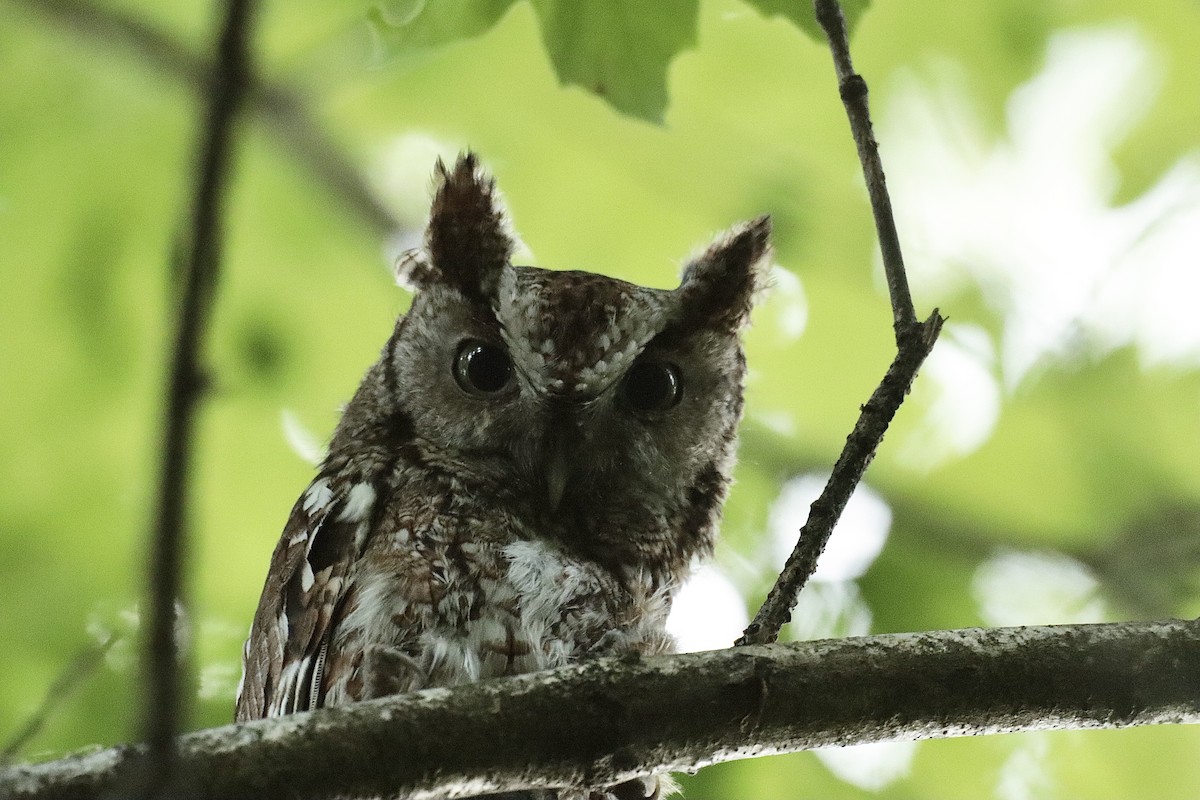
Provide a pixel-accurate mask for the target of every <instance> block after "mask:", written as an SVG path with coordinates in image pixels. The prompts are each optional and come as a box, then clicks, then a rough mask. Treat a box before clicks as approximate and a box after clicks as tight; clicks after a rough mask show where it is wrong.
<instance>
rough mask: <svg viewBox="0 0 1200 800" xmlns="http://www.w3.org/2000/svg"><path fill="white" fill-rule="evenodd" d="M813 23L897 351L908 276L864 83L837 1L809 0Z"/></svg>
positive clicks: (907, 312) (912, 316)
mask: <svg viewBox="0 0 1200 800" xmlns="http://www.w3.org/2000/svg"><path fill="white" fill-rule="evenodd" d="M814 5H815V7H816V12H817V21H818V22H820V23H821V27H822V28H824V29H825V36H826V38H828V39H829V50H830V52H832V53H833V65H834V68H835V69H836V70H837V78H838V94H840V95H841V98H842V104H843V105H844V106H845V107H846V116H847V117H848V118H849V120H850V132H851V133H852V134H853V135H854V144H855V145H857V147H858V160H859V161H861V162H862V169H863V178H864V179H865V180H866V183H867V195H868V196H869V197H870V198H871V211H872V213H873V214H874V216H875V230H876V231H877V232H878V234H879V250H880V253H881V254H882V256H883V271H884V274H885V275H886V276H887V284H888V292H889V294H891V297H892V315H893V318H894V327H895V329H896V346H897V347H899V346H901V341H900V340H901V338H902V337H903V336H904V332H905V330H907V329H908V328H910V327H912V326H913V325H915V324H916V322H917V314H916V311H915V310H914V309H913V301H912V295H911V294H909V291H908V276H907V275H906V274H905V272H904V256H903V254H902V253H901V252H900V236H899V234H897V233H896V220H895V218H894V217H893V216H892V199H891V197H889V196H888V190H887V180H886V179H885V178H884V175H883V162H882V161H880V159H879V143H878V142H877V141H875V134H874V131H873V129H872V127H871V112H870V110H869V109H868V107H867V82H866V81H865V80H863V78H862V76H861V75H859V74H858V73H857V72H855V71H854V64H853V63H852V62H851V61H850V40H849V39H848V38H847V34H846V20H845V18H844V17H843V16H842V6H841V4H840V3H838V1H837V0H814Z"/></svg>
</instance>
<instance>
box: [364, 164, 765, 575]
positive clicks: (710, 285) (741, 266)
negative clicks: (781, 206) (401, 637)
mask: <svg viewBox="0 0 1200 800" xmlns="http://www.w3.org/2000/svg"><path fill="white" fill-rule="evenodd" d="M442 177H443V181H442V185H441V187H440V188H439V191H438V194H437V198H436V199H435V202H434V209H433V213H432V216H431V221H430V229H429V235H428V239H427V247H426V252H425V253H424V254H423V255H422V256H421V257H419V258H416V259H413V260H411V261H410V262H408V264H407V265H406V273H405V275H404V277H405V279H406V280H407V281H408V282H409V283H410V284H411V285H413V286H414V288H415V289H416V295H415V297H414V299H413V304H412V308H411V310H410V311H409V313H408V314H407V316H406V317H405V318H403V319H402V320H401V321H400V322H399V323H398V324H397V329H396V333H395V335H394V336H393V338H392V341H391V342H389V347H388V348H387V350H385V353H384V356H383V360H382V361H381V364H382V369H381V370H379V374H380V376H381V380H383V381H384V382H385V383H386V384H387V386H386V387H385V388H386V390H387V391H386V395H387V396H388V397H390V398H391V402H392V403H394V405H395V406H396V408H395V409H391V412H390V413H396V412H397V411H399V412H400V413H402V414H403V415H404V417H405V419H406V423H405V424H406V425H410V426H411V430H412V431H413V433H414V435H415V436H416V437H417V438H418V439H419V440H420V442H421V443H422V445H423V447H424V448H426V450H427V451H428V453H429V454H432V457H433V458H435V459H436V461H437V462H438V463H439V464H440V465H441V467H442V468H443V469H446V470H447V471H448V472H451V473H452V474H454V475H456V476H457V477H458V478H459V479H460V480H462V481H463V482H464V483H467V484H471V483H475V484H476V485H478V486H480V487H486V489H485V490H486V491H487V492H488V493H489V494H488V496H489V498H493V499H494V502H496V503H500V504H503V506H504V507H505V508H506V509H507V510H509V511H511V512H512V513H513V515H514V516H516V517H517V518H519V519H522V520H524V521H525V522H526V523H527V525H528V527H529V528H530V529H531V530H533V531H536V532H538V533H539V534H547V535H553V536H556V537H558V538H561V539H562V540H563V541H564V542H565V543H566V544H568V545H570V546H573V547H576V548H579V549H581V550H583V551H585V552H587V553H589V554H591V555H593V556H595V557H597V558H600V559H607V560H611V561H613V562H614V563H621V564H638V563H641V562H644V561H646V560H652V559H664V558H665V559H668V560H670V561H672V562H678V561H682V562H683V563H686V562H687V561H688V560H690V559H691V557H692V556H694V555H698V554H701V553H703V552H704V551H705V550H707V549H708V548H709V547H710V546H711V539H712V534H713V530H712V529H713V528H714V527H715V524H716V519H717V516H718V515H719V511H720V504H721V502H722V501H723V499H724V494H725V489H726V485H727V483H728V471H729V469H730V465H731V457H732V448H733V440H734V436H735V429H736V425H737V421H738V419H739V417H740V414H741V406H742V379H743V375H744V359H743V356H742V350H741V345H740V342H739V338H738V332H739V330H740V328H741V327H742V325H743V324H744V322H745V318H746V315H747V313H748V311H749V307H750V295H751V293H752V292H753V290H754V288H755V285H756V282H757V281H758V276H757V274H756V272H755V266H756V264H757V263H758V262H759V261H760V260H761V258H762V256H763V254H764V252H765V251H766V248H767V236H768V224H767V221H766V220H765V219H762V220H757V221H755V222H753V223H749V224H747V225H745V226H743V227H741V228H739V229H737V230H735V231H734V232H733V233H732V234H730V235H728V236H727V237H726V238H724V239H722V240H720V241H719V242H718V243H717V244H716V245H714V246H713V247H712V248H710V249H709V250H708V251H707V252H706V253H704V254H703V255H702V256H701V257H700V258H698V259H697V260H696V261H694V262H693V263H692V264H691V265H689V267H688V269H687V271H686V273H685V276H684V280H683V283H682V285H681V286H680V287H679V288H678V289H675V290H669V291H668V290H658V289H649V288H644V287H641V286H635V285H633V284H630V283H626V282H624V281H620V280H615V279H612V278H607V277H604V276H600V275H594V274H591V273H585V272H552V271H548V270H542V269H535V268H532V267H519V266H512V265H511V264H509V263H508V255H509V252H510V250H511V241H510V239H509V238H508V236H507V235H506V233H505V227H504V221H503V216H502V211H501V210H500V209H499V206H498V203H497V201H496V199H495V198H494V196H493V192H492V185H491V182H490V180H488V179H486V178H484V177H483V176H482V175H480V174H479V173H478V172H477V171H476V168H475V164H474V161H473V159H472V158H471V157H470V156H466V157H464V158H463V159H462V160H461V161H460V162H459V163H458V165H457V166H456V168H455V170H454V171H453V173H450V174H447V173H446V172H445V171H444V170H443V171H442ZM427 457H428V456H427Z"/></svg>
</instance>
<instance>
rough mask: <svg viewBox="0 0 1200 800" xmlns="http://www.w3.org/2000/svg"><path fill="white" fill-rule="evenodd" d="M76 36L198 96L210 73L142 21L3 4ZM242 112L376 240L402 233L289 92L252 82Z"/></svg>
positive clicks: (85, 9) (89, 8) (47, 0)
mask: <svg viewBox="0 0 1200 800" xmlns="http://www.w3.org/2000/svg"><path fill="white" fill-rule="evenodd" d="M8 2H10V3H13V4H15V5H22V6H27V7H29V8H31V9H33V10H35V11H38V12H40V13H42V14H44V15H46V16H47V17H49V18H51V19H53V20H55V21H57V22H58V23H59V24H60V25H62V26H63V27H64V28H67V29H69V30H74V31H78V32H79V33H81V34H83V35H84V36H85V37H86V40H87V41H88V42H89V43H103V45H105V46H107V47H110V48H117V49H125V50H128V51H129V52H131V53H133V54H135V55H136V56H137V57H138V58H140V59H142V60H143V61H145V62H146V63H147V64H148V65H150V67H152V68H153V69H155V70H157V71H159V72H161V73H162V74H164V75H167V76H169V77H171V78H173V79H174V80H176V81H178V82H180V83H182V84H184V85H185V86H188V87H192V88H195V89H196V90H197V91H198V92H199V93H201V94H203V92H204V90H205V88H206V87H207V86H208V83H209V82H208V76H209V75H210V74H211V73H212V71H213V69H214V67H213V63H212V61H211V60H210V59H208V58H207V57H205V56H204V55H202V54H199V53H195V52H193V51H192V50H191V49H190V48H189V47H188V46H187V45H185V44H184V43H183V42H181V41H179V40H178V39H177V38H176V37H174V36H171V35H170V34H168V33H167V32H165V31H163V30H160V29H158V28H156V27H155V26H154V25H151V24H150V23H148V22H146V21H145V20H143V19H141V18H139V17H137V16H135V15H133V14H130V13H128V12H125V11H122V10H120V9H117V8H112V7H109V6H102V5H99V4H97V3H93V2H90V0H8ZM249 91H250V96H249V97H248V98H247V102H246V108H247V111H249V112H252V113H253V114H254V115H255V116H256V117H258V118H259V119H261V120H262V122H263V123H264V125H265V126H266V127H267V129H268V131H269V132H270V133H271V134H272V135H274V136H275V137H276V139H278V140H279V141H280V142H281V143H282V145H283V147H282V149H283V151H284V152H287V153H290V154H291V156H292V157H293V158H295V159H296V160H297V161H298V162H300V164H301V165H302V166H303V167H304V168H305V169H306V170H307V171H309V172H310V173H312V174H313V175H314V176H316V178H317V180H318V181H320V183H322V184H323V185H324V186H325V187H326V188H327V189H328V190H329V191H330V193H332V194H333V195H334V197H336V198H338V200H339V201H340V202H341V203H342V204H343V205H344V206H345V207H346V208H348V209H350V210H352V211H353V212H354V213H355V214H356V215H357V216H358V217H359V218H360V219H362V220H363V221H364V222H366V223H367V224H368V225H370V226H371V228H372V229H373V230H374V231H375V232H376V233H378V234H380V235H390V234H392V233H394V232H395V231H397V230H398V229H400V228H401V227H402V225H401V223H400V222H399V220H397V219H396V218H395V217H394V216H393V215H392V213H391V212H390V211H388V210H387V209H386V208H385V207H384V206H383V205H382V204H381V203H380V202H379V200H378V199H377V198H376V197H375V195H374V193H372V191H371V189H370V188H369V187H368V186H367V184H366V182H365V181H364V180H363V178H362V175H361V174H360V173H359V171H358V169H357V168H356V167H355V166H354V165H353V164H352V163H351V162H350V160H349V159H347V158H346V156H345V154H344V153H343V152H342V149H341V148H340V147H339V146H338V145H337V143H336V142H334V141H332V140H331V139H330V137H329V135H328V134H327V133H326V132H325V131H324V130H323V126H322V125H321V123H320V122H319V121H318V120H316V119H314V118H313V116H312V114H311V113H310V112H309V110H308V108H307V107H306V106H305V103H304V102H303V101H302V99H301V97H300V94H299V92H298V91H296V90H295V89H292V88H289V87H287V86H284V85H280V84H279V83H277V82H271V81H268V80H265V79H263V78H261V77H258V76H252V79H251V85H250V90H249Z"/></svg>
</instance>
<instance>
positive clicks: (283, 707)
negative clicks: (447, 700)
mask: <svg viewBox="0 0 1200 800" xmlns="http://www.w3.org/2000/svg"><path fill="white" fill-rule="evenodd" d="M437 177H438V188H437V192H436V196H435V199H434V202H433V209H432V212H431V216H430V222H429V227H428V231H427V235H426V241H425V247H424V248H423V250H422V251H419V252H416V253H413V254H410V255H409V256H407V257H406V258H405V259H403V260H402V263H401V266H400V267H399V268H398V269H399V275H400V278H401V279H402V281H403V282H405V283H407V285H409V286H410V287H412V288H413V289H414V291H415V296H414V299H413V304H412V308H411V309H410V311H409V312H408V314H407V315H405V316H404V317H402V318H401V319H400V320H399V321H398V322H397V324H396V328H395V330H394V332H393V333H392V336H391V338H390V339H389V340H388V342H387V345H386V346H385V347H384V350H383V353H382V355H381V357H380V359H379V361H378V362H377V363H376V364H375V365H374V366H373V367H371V369H370V370H369V371H368V372H367V375H366V376H365V377H364V379H363V381H362V384H361V385H360V386H359V389H358V391H357V393H356V394H355V395H354V398H353V399H352V400H351V402H350V403H349V405H348V406H347V407H346V410H345V412H344V414H343V417H342V420H341V422H340V423H339V425H338V427H337V430H336V431H335V433H334V435H333V439H332V442H331V444H330V449H329V455H328V457H327V458H326V459H325V460H324V462H323V463H322V464H321V466H320V469H319V472H318V475H317V477H316V479H315V480H314V481H313V482H312V484H311V485H310V486H309V487H308V489H307V490H306V491H305V492H304V494H303V495H301V497H300V499H299V500H298V501H297V503H296V506H295V507H294V508H293V510H292V513H291V517H290V518H289V520H288V522H287V525H286V526H285V528H284V531H283V536H282V537H281V539H280V541H279V544H278V546H277V547H276V549H275V553H274V555H273V557H272V560H271V566H270V570H269V572H268V575H267V580H266V585H265V586H264V588H263V594H262V599H261V600H260V602H259V607H258V611H257V613H256V614H255V617H254V624H253V627H252V629H251V632H250V638H249V640H248V641H247V642H246V649H245V659H244V668H245V672H244V676H243V684H242V687H241V689H240V690H239V693H238V701H237V718H238V719H239V720H247V719H256V718H259V717H265V716H274V715H279V714H287V713H291V712H294V711H303V710H306V709H310V708H316V707H319V706H324V705H334V704H339V703H346V702H351V701H355V700H362V699H367V698H371V697H379V696H383V695H387V694H391V693H395V692H404V691H410V690H414V689H420V688H423V687H429V686H452V685H455V684H460V683H464V682H468V681H476V680H480V679H482V678H487V677H494V676H500V675H513V674H518V673H523V672H530V671H533V670H539V669H545V668H549V667H556V666H560V665H564V664H569V663H572V662H575V661H578V660H580V659H583V658H588V657H591V656H596V655H604V654H618V653H630V652H636V653H642V654H647V655H650V654H656V653H663V652H667V651H669V650H670V649H671V646H672V644H671V640H670V637H669V636H668V635H667V633H666V630H665V623H666V618H667V614H668V612H669V610H670V606H671V599H672V597H673V595H674V593H675V591H676V590H677V589H678V587H679V585H680V583H681V582H682V581H683V580H684V578H685V577H686V576H687V574H688V570H689V569H690V567H691V565H692V564H693V562H694V561H695V560H697V559H699V558H701V557H704V556H705V555H707V554H708V553H709V552H710V551H711V549H712V545H713V538H714V536H715V533H716V528H717V524H718V521H719V518H720V510H721V503H722V501H723V500H724V497H725V493H726V489H727V487H728V483H729V474H730V470H731V467H732V459H733V448H734V438H735V433H736V426H737V422H738V419H739V417H740V415H741V409H742V378H743V374H744V371H745V363H744V359H743V356H742V350H741V345H740V342H739V340H738V334H739V331H740V329H741V328H742V326H743V325H744V324H745V321H746V317H747V315H748V313H749V309H750V303H751V295H752V294H753V292H754V290H755V288H756V287H757V286H758V285H759V284H760V282H761V274H760V271H759V267H758V265H759V264H760V262H761V261H762V260H763V257H764V255H765V253H766V251H767V249H768V234H769V224H768V221H767V220H766V218H761V219H758V220H755V221H753V222H750V223H746V224H744V225H742V226H740V227H738V228H735V229H734V230H733V231H731V232H730V233H729V234H727V235H725V236H724V237H722V238H720V239H719V240H718V241H717V242H716V243H715V244H713V245H712V246H711V247H710V248H709V249H708V250H707V251H705V252H704V253H703V254H702V255H700V256H699V257H698V258H696V259H695V260H694V261H692V262H691V263H690V264H689V265H688V267H687V269H686V271H685V274H684V278H683V282H682V284H681V286H680V288H679V289H676V290H673V291H666V290H657V289H648V288H644V287H640V286H635V285H633V284H629V283H625V282H623V281H619V280H615V279H612V278H606V277H603V276H599V275H593V274H590V273H583V272H550V271H547V270H541V269H534V268H530V267H514V266H512V265H511V264H509V255H510V253H511V251H512V239H511V237H510V236H509V234H508V232H507V223H506V221H505V218H504V213H503V210H502V209H501V207H500V204H499V201H498V199H497V198H496V196H495V191H494V188H493V185H492V182H491V180H490V179H489V178H487V177H486V176H485V175H483V174H482V173H481V171H480V170H479V168H478V166H477V164H476V162H475V159H474V157H473V156H471V155H469V154H468V155H466V156H463V157H462V158H461V159H460V160H459V161H458V163H457V164H456V165H455V167H454V169H453V170H447V169H446V168H444V167H443V166H442V165H441V164H439V165H438V176H437ZM659 786H660V784H659V781H658V780H657V779H656V778H648V779H645V780H643V781H632V782H630V783H628V784H623V785H622V786H620V787H613V788H610V789H607V790H605V789H593V790H585V789H581V790H570V791H567V790H564V791H563V792H561V793H559V794H558V795H556V796H557V797H560V798H563V800H566V798H574V797H588V796H591V797H596V798H599V797H606V796H619V797H621V798H626V797H651V796H655V795H656V794H657V793H658V791H659Z"/></svg>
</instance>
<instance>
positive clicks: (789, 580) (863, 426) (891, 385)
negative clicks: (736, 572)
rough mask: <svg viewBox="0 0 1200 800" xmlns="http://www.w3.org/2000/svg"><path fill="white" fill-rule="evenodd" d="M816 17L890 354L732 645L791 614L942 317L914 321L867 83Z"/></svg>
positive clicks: (820, 12) (836, 33)
mask: <svg viewBox="0 0 1200 800" xmlns="http://www.w3.org/2000/svg"><path fill="white" fill-rule="evenodd" d="M815 5H816V12H817V19H818V20H819V21H820V23H821V26H822V27H823V28H824V29H825V34H826V36H827V37H828V38H829V48H830V50H831V51H832V52H833V62H834V66H835V68H836V70H837V76H838V87H839V91H840V94H841V96H842V102H843V104H844V105H845V106H846V114H847V116H848V117H849V118H850V129H851V131H852V132H853V134H854V141H855V143H856V145H857V146H858V157H859V160H860V161H861V162H862V167H863V176H864V177H865V179H866V183H867V193H868V194H869V195H870V197H871V211H872V213H873V214H874V217H875V227H876V229H877V230H878V232H879V246H880V250H881V252H882V253H883V266H884V271H885V273H886V274H887V283H888V291H889V293H890V295H891V300H892V317H893V327H894V328H895V333H896V357H895V359H894V360H893V361H892V364H891V366H890V367H889V368H888V371H887V373H886V374H885V375H884V377H883V381H882V382H881V383H880V384H879V387H878V388H877V389H876V390H875V392H874V393H873V394H872V395H871V399H870V400H868V401H867V403H866V405H864V406H863V407H862V413H861V414H859V417H858V421H857V422H856V423H855V425H854V430H853V431H851V432H850V435H849V436H848V437H847V438H846V445H845V447H844V448H842V454H841V455H840V456H839V457H838V460H837V463H836V464H835V465H834V467H833V472H832V473H831V474H830V476H829V480H828V482H826V484H825V488H824V489H823V490H822V491H821V496H820V497H818V498H817V500H816V501H815V502H814V503H813V504H812V507H811V508H810V509H809V515H808V520H807V521H806V522H805V523H804V527H803V528H801V529H800V539H799V541H797V542H796V547H795V549H794V550H793V551H792V554H791V555H790V556H789V557H788V560H787V563H786V564H784V567H783V570H782V571H781V572H780V574H779V577H778V578H776V580H775V585H774V586H772V587H771V591H770V593H769V594H768V595H767V599H766V600H765V601H764V602H763V604H762V607H760V608H759V610H758V613H757V614H755V615H754V619H753V621H751V623H750V625H749V626H747V627H746V630H745V631H744V632H743V633H742V635H741V636H740V637H739V638H738V640H737V642H736V644H737V645H748V644H767V643H769V642H773V641H775V640H776V638H778V636H779V631H780V629H781V628H782V627H783V626H784V624H785V623H786V622H787V621H788V620H789V619H790V618H791V614H792V608H793V607H795V605H796V598H797V597H798V596H799V594H800V590H801V589H803V588H804V585H805V584H806V583H807V582H808V579H809V578H811V577H812V574H813V572H815V571H816V568H817V559H818V558H819V557H820V555H821V553H822V552H823V551H824V550H825V545H826V544H827V543H828V542H829V537H830V535H832V533H833V527H834V525H836V524H837V521H838V518H839V517H840V516H841V514H842V510H843V509H844V508H845V507H846V503H847V502H849V500H850V495H852V494H853V493H854V489H855V487H857V486H858V483H859V481H861V480H862V476H863V472H865V471H866V469H867V465H868V464H870V463H871V459H872V458H874V457H875V451H876V450H877V449H878V447H879V443H880V442H881V441H883V435H884V433H886V432H887V429H888V425H889V424H890V423H891V421H892V418H893V417H894V416H895V415H896V411H897V410H898V409H899V408H900V404H901V403H903V402H904V398H905V396H906V395H907V394H908V390H909V387H910V386H912V382H913V379H914V378H916V376H917V370H919V369H920V368H921V364H922V363H924V361H925V357H926V356H928V355H929V351H930V350H931V349H932V348H933V343H934V342H935V341H936V340H937V336H938V332H939V331H940V330H941V327H942V322H943V319H942V317H941V316H940V315H939V314H938V312H937V310H936V309H935V310H934V312H933V314H932V315H931V316H930V317H929V319H927V320H926V321H925V322H923V323H918V322H917V318H916V312H915V311H914V309H913V303H912V297H911V296H910V294H909V290H908V278H907V276H906V275H905V272H904V258H903V256H902V255H901V252H900V239H899V236H898V235H897V234H896V223H895V220H894V219H893V217H892V201H891V199H890V198H889V197H888V192H887V184H886V182H885V181H884V177H883V165H882V163H881V162H880V160H879V146H878V144H877V143H876V141H875V136H874V134H873V133H872V132H871V118H870V115H869V113H868V110H867V83H866V81H864V80H863V79H862V76H860V75H858V74H857V73H855V72H854V66H853V64H852V63H851V61H850V43H849V41H848V40H847V38H846V23H845V20H844V19H843V17H842V9H841V6H840V5H839V4H838V2H837V0H815Z"/></svg>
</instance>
